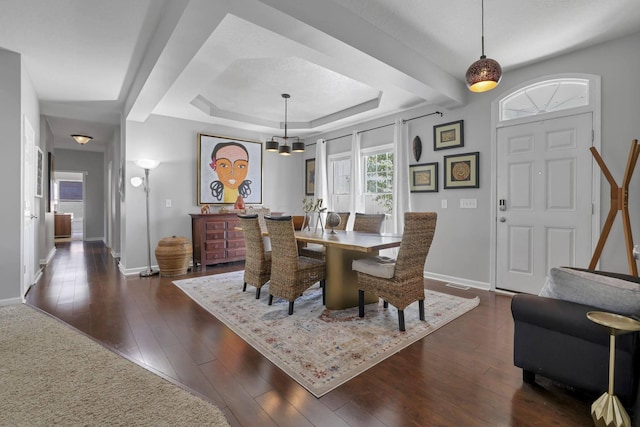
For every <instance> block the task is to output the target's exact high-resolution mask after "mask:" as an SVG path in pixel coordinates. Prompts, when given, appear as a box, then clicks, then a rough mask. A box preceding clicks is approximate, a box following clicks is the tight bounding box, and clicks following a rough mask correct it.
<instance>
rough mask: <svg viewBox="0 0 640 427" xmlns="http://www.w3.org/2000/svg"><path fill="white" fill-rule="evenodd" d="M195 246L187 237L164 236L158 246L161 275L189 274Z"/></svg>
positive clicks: (157, 256) (157, 257) (157, 252)
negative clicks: (193, 246)
mask: <svg viewBox="0 0 640 427" xmlns="http://www.w3.org/2000/svg"><path fill="white" fill-rule="evenodd" d="M192 254H193V248H192V246H191V243H190V242H189V239H187V238H186V237H176V236H171V237H164V238H162V239H160V241H159V242H158V246H157V247H156V259H157V260H158V267H160V275H161V276H165V277H172V276H181V275H183V274H187V270H188V268H189V261H190V260H191V256H192Z"/></svg>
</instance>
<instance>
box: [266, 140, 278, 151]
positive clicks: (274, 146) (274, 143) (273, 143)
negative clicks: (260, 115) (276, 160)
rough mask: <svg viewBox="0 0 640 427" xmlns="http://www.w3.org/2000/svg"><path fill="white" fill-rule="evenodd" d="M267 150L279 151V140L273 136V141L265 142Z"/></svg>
mask: <svg viewBox="0 0 640 427" xmlns="http://www.w3.org/2000/svg"><path fill="white" fill-rule="evenodd" d="M264 145H265V150H267V151H278V145H279V144H278V141H276V140H275V139H273V138H271V141H267V142H266V143H265V144H264Z"/></svg>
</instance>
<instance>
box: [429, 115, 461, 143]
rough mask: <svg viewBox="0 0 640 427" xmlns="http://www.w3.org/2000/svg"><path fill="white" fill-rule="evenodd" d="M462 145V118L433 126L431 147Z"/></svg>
mask: <svg viewBox="0 0 640 427" xmlns="http://www.w3.org/2000/svg"><path fill="white" fill-rule="evenodd" d="M456 147H464V120H458V121H457V122H451V123H444V124H442V125H435V126H434V127H433V149H434V150H445V149H447V148H456Z"/></svg>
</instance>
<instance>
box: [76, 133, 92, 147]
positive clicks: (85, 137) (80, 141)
mask: <svg viewBox="0 0 640 427" xmlns="http://www.w3.org/2000/svg"><path fill="white" fill-rule="evenodd" d="M71 138H73V140H74V141H75V142H77V143H78V144H80V145H85V144H86V143H87V142H89V141H91V140H92V139H93V137H92V136H88V135H78V134H75V135H71Z"/></svg>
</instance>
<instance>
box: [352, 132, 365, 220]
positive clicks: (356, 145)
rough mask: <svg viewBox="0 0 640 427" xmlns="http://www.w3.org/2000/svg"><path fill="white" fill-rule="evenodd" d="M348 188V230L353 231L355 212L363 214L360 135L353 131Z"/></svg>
mask: <svg viewBox="0 0 640 427" xmlns="http://www.w3.org/2000/svg"><path fill="white" fill-rule="evenodd" d="M350 184H351V185H350V188H349V193H350V194H349V195H350V203H349V211H350V212H351V215H349V222H350V223H351V227H350V229H353V221H355V218H356V212H364V200H363V197H362V194H363V191H362V156H361V155H360V133H359V132H358V131H357V130H354V131H353V134H352V136H351V183H350Z"/></svg>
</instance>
